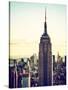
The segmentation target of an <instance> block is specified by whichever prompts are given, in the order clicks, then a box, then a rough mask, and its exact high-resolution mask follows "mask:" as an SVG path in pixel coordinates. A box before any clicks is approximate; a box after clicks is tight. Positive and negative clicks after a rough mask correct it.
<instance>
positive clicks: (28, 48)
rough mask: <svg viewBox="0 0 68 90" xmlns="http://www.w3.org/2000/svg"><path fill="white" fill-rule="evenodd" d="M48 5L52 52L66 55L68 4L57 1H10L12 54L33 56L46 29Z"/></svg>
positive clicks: (48, 25)
mask: <svg viewBox="0 0 68 90" xmlns="http://www.w3.org/2000/svg"><path fill="white" fill-rule="evenodd" d="M45 8H46V18H47V32H48V34H49V36H50V38H51V43H52V54H55V55H57V53H58V52H59V54H60V55H61V56H63V55H65V51H66V50H65V45H66V43H65V42H66V6H65V5H56V4H41V3H23V2H11V4H10V57H12V58H18V57H30V56H31V55H32V54H33V53H37V55H38V51H39V42H40V37H41V35H42V34H43V32H44V22H45Z"/></svg>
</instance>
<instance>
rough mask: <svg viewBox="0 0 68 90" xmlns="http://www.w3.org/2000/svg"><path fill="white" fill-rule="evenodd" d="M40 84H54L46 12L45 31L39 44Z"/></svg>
mask: <svg viewBox="0 0 68 90" xmlns="http://www.w3.org/2000/svg"><path fill="white" fill-rule="evenodd" d="M38 73H39V86H51V85H52V50H51V40H50V37H49V35H48V33H47V23H46V12H45V23H44V33H43V35H42V36H41V38H40V44H39V72H38Z"/></svg>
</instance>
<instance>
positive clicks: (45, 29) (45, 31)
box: [44, 9, 47, 34]
mask: <svg viewBox="0 0 68 90" xmlns="http://www.w3.org/2000/svg"><path fill="white" fill-rule="evenodd" d="M44 33H45V34H47V23H46V9H45V23H44Z"/></svg>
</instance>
